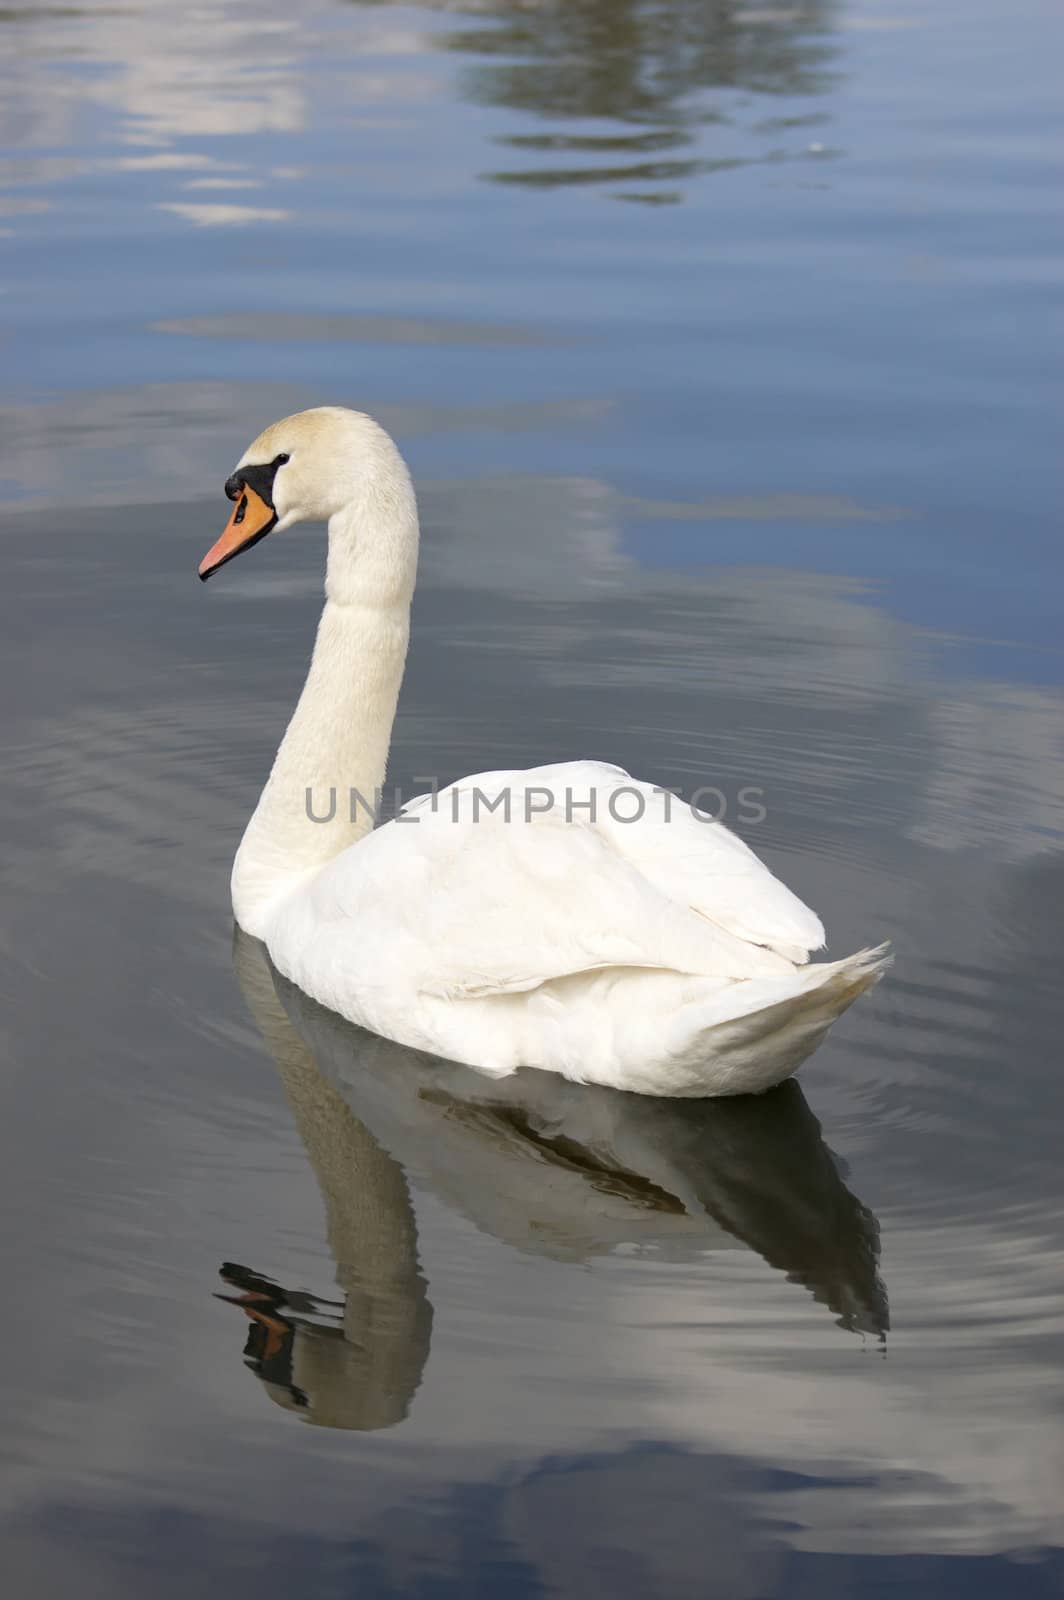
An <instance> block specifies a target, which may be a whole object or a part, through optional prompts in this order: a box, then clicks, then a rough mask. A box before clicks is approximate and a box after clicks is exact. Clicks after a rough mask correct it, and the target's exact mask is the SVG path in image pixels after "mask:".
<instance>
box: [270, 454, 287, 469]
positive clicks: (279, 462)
mask: <svg viewBox="0 0 1064 1600" xmlns="http://www.w3.org/2000/svg"><path fill="white" fill-rule="evenodd" d="M291 459H292V457H291V456H286V455H280V456H274V458H273V462H272V466H273V468H274V471H276V470H277V468H278V467H283V466H284V464H285V462H286V461H291Z"/></svg>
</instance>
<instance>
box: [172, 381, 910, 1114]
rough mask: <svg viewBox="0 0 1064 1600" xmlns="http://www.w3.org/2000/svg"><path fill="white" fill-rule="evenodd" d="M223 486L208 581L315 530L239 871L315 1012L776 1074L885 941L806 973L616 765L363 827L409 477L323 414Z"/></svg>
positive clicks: (628, 1085)
mask: <svg viewBox="0 0 1064 1600" xmlns="http://www.w3.org/2000/svg"><path fill="white" fill-rule="evenodd" d="M226 493H227V494H228V495H229V497H230V498H231V499H233V500H235V501H236V502H237V503H236V508H235V510H234V512H233V515H232V518H231V519H230V522H229V524H228V526H227V528H226V530H225V532H224V533H223V534H222V536H221V538H220V539H219V540H218V541H217V543H216V544H215V545H214V546H213V548H212V549H211V550H210V551H209V552H208V554H207V555H206V556H205V557H204V559H203V561H202V562H201V564H200V569H199V570H200V577H201V578H207V577H209V576H210V575H211V573H212V572H215V571H216V570H217V569H218V567H220V566H222V565H223V564H224V563H225V562H226V561H229V560H230V559H231V558H232V557H233V556H235V555H237V554H238V553H239V552H240V551H241V550H244V549H247V548H248V547H249V546H250V545H252V544H254V543H257V541H258V540H259V539H261V538H263V537H264V536H265V535H266V534H267V533H269V532H270V531H271V529H277V530H280V529H283V528H288V527H291V526H292V525H293V524H294V523H297V522H302V521H307V520H327V521H328V525H329V550H328V564H327V569H326V578H325V594H326V603H325V609H324V611H323V613H322V617H321V622H320V624H319V626H318V635H317V641H316V643H315V647H314V654H313V658H312V660H311V664H310V670H309V672H308V674H307V680H306V683H305V685H304V687H303V692H302V694H301V695H300V698H299V703H298V705H297V706H296V710H295V713H294V715H293V717H292V720H291V722H290V723H289V725H288V730H287V732H286V734H285V736H284V739H283V740H282V742H281V746H280V749H279V750H278V752H277V758H276V760H275V762H274V765H273V770H272V771H271V773H270V776H269V779H268V781H267V783H266V787H265V788H264V789H263V792H262V795H261V797H260V799H259V803H258V805H257V807H256V808H255V811H254V814H253V815H252V817H251V820H250V822H249V823H248V826H247V829H246V831H245V833H244V837H243V840H242V842H241V845H240V848H239V850H238V851H237V856H236V861H235V863H234V866H233V879H232V891H233V910H234V913H235V915H236V919H237V922H238V923H239V924H240V926H241V927H242V928H244V929H245V930H246V931H247V932H249V933H251V934H254V935H255V936H256V937H258V938H260V939H262V940H263V941H264V942H265V944H266V946H267V948H268V950H269V952H270V956H271V958H272V959H273V961H274V963H275V965H276V966H277V967H278V969H279V970H280V971H281V972H282V973H283V974H284V975H285V976H286V977H287V978H289V979H291V980H292V981H293V982H294V983H295V984H297V985H298V986H299V987H300V988H301V989H303V990H304V991H305V992H306V993H307V994H309V995H311V996H312V997H313V998H314V999H315V1000H318V1001H319V1002H320V1003H321V1004H323V1005H325V1006H327V1007H329V1008H330V1009H332V1010H334V1011H338V1012H339V1013H340V1014H341V1015H342V1016H345V1017H347V1018H349V1020H350V1021H352V1022H356V1023H359V1024H361V1025H362V1026H363V1027H367V1028H370V1029H372V1030H373V1031H374V1032H375V1033H379V1034H383V1035H385V1036H386V1037H388V1038H392V1039H396V1040H399V1041H400V1042H401V1043H403V1044H407V1045H412V1046H414V1047H415V1048H418V1049H421V1050H429V1051H432V1052H434V1053H436V1054H437V1055H441V1056H446V1057H449V1058H450V1059H452V1060H455V1061H460V1062H464V1063H466V1064H468V1065H470V1066H473V1067H477V1068H479V1069H480V1070H481V1071H483V1072H487V1073H490V1074H495V1075H498V1076H503V1075H505V1074H507V1073H510V1072H512V1071H513V1070H514V1069H515V1068H517V1067H518V1066H521V1065H527V1066H533V1067H540V1068H544V1069H546V1070H549V1071H553V1072H560V1073H562V1074H564V1075H565V1076H566V1077H568V1078H572V1079H574V1080H576V1081H577V1082H583V1083H600V1084H609V1085H612V1086H614V1087H616V1088H620V1089H631V1090H637V1091H641V1092H643V1093H647V1094H663V1095H717V1094H740V1093H746V1092H754V1093H758V1092H760V1091H762V1090H765V1089H768V1088H770V1087H771V1086H772V1085H773V1084H776V1083H778V1082H780V1081H781V1080H782V1079H783V1078H785V1077H787V1076H789V1074H790V1073H791V1072H793V1071H794V1069H795V1068H796V1067H797V1066H798V1065H799V1063H800V1062H801V1061H802V1060H803V1059H804V1058H805V1057H806V1056H807V1055H808V1054H809V1052H810V1051H811V1050H812V1049H813V1048H814V1047H815V1046H816V1044H817V1043H818V1042H819V1040H820V1038H821V1037H822V1035H823V1033H824V1030H825V1029H826V1028H827V1027H828V1025H829V1024H830V1023H831V1022H832V1021H833V1020H834V1018H835V1017H836V1016H838V1015H839V1013H840V1012H841V1011H843V1010H845V1008H846V1007H847V1006H848V1005H849V1004H850V1003H851V1002H852V1001H853V1000H854V999H855V998H856V997H857V995H859V994H860V993H861V992H862V991H863V990H864V989H867V988H868V987H869V985H870V984H872V983H874V982H875V981H876V979H877V978H878V977H879V976H880V974H881V972H882V970H883V966H884V964H885V959H886V958H885V956H884V953H883V951H882V950H864V951H861V952H859V953H858V954H857V955H853V956H850V957H848V958H847V959H846V960H844V961H837V962H831V963H827V962H825V963H818V964H816V965H813V966H809V965H806V963H807V962H808V958H809V953H810V952H811V951H813V950H817V949H819V948H820V947H821V946H822V945H823V943H824V930H823V928H822V926H821V924H820V921H819V919H818V918H817V917H816V916H815V915H814V913H813V912H812V911H810V910H809V908H808V907H807V906H805V905H803V904H802V902H801V901H800V900H799V899H797V897H796V896H795V895H793V894H792V893H791V891H790V890H789V889H787V888H785V886H784V885H783V884H782V883H780V882H779V881H778V879H776V878H774V877H773V876H772V874H771V873H770V872H769V870H768V868H767V867H765V866H764V865H763V864H762V863H761V862H760V861H759V860H758V859H757V857H756V856H755V855H754V854H753V853H752V852H751V851H750V850H749V849H748V848H747V847H746V845H745V844H743V843H742V841H741V840H739V839H738V838H736V837H735V836H734V835H733V834H731V833H729V832H728V831H727V829H725V828H724V827H723V826H722V825H720V824H719V823H715V822H711V821H709V820H708V819H704V818H700V817H698V816H697V815H695V814H693V813H692V811H691V809H690V808H689V807H688V806H686V805H684V804H683V803H682V802H680V801H678V800H675V799H673V798H672V797H671V796H670V795H668V794H667V793H665V792H664V791H662V790H660V789H657V788H654V787H653V786H652V785H650V784H646V783H639V782H636V781H634V780H633V779H631V778H630V777H629V776H628V774H627V773H625V772H622V771H621V770H620V768H618V767H612V766H606V765H603V764H601V763H599V762H595V761H576V762H568V763H565V764H563V765H558V766H547V767H534V768H531V769H529V770H527V771H524V772H489V773H480V774H477V775H476V776H474V777H471V778H465V779H463V780H462V781H461V782H460V783H458V784H455V785H453V786H452V787H451V788H450V789H444V790H441V791H440V792H439V794H438V795H436V796H432V795H427V796H421V797H419V798H418V799H417V800H414V801H412V802H411V803H410V804H409V805H407V806H405V807H404V808H403V811H402V812H401V813H400V815H399V816H398V817H397V818H396V819H395V820H393V821H392V822H389V823H388V824H387V825H386V826H383V827H379V828H376V829H374V828H373V827H372V802H373V797H374V796H375V795H376V794H377V793H378V792H379V790H380V786H381V784H382V782H383V777H384V770H385V762H386V760H387V754H388V745H389V740H390V737H391V730H392V723H393V720H394V717H395V708H396V702H397V700H398V695H399V685H400V682H401V679H402V674H403V665H404V662H405V659H406V649H407V640H408V636H409V618H410V602H411V597H412V595H413V589H414V576H415V568H416V564H417V546H418V521H417V506H416V502H415V499H414V491H413V487H412V485H411V482H410V476H409V474H408V472H407V469H406V465H405V463H404V462H403V459H402V457H401V456H400V454H399V451H398V450H397V448H396V446H395V444H394V443H393V441H392V440H391V439H390V438H389V436H388V435H387V434H386V433H385V432H384V430H383V429H382V428H380V427H378V426H377V424H376V423H375V422H373V421H372V419H371V418H369V417H367V416H363V415H362V414H361V413H359V412H354V411H347V410H344V409H342V408H340V407H334V406H322V407H320V408H317V409H315V410H312V411H303V412H300V413H298V414H297V415H296V416H292V417H287V418H285V419H284V421H282V422H277V423H274V425H273V426H272V427H269V428H267V429H266V430H265V432H264V433H262V434H260V435H259V437H258V438H257V439H256V440H255V442H254V444H253V445H252V446H251V448H250V449H249V450H247V451H246V452H245V454H244V456H243V458H242V459H241V461H240V463H239V464H238V466H237V468H236V471H235V472H234V473H233V475H232V477H231V478H230V479H229V480H228V482H227V484H226ZM334 794H335V797H336V804H335V810H334V811H333V809H332V796H333V795H334ZM330 812H332V814H331V815H330ZM323 817H327V818H329V820H327V821H325V820H317V819H320V818H323ZM633 818H634V819H635V820H631V819H633Z"/></svg>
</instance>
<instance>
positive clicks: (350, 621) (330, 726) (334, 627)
mask: <svg viewBox="0 0 1064 1600" xmlns="http://www.w3.org/2000/svg"><path fill="white" fill-rule="evenodd" d="M417 539H418V529H417V509H416V505H415V502H414V492H413V489H412V487H411V484H410V479H409V477H408V475H407V472H406V468H405V467H404V466H403V463H402V461H401V459H400V457H399V455H398V452H397V451H396V452H395V461H394V462H391V463H389V464H388V470H387V471H386V472H381V473H379V474H378V475H377V476H376V477H375V478H373V477H371V478H370V479H369V480H368V481H367V482H366V484H365V485H364V487H363V488H362V490H361V491H360V492H359V494H358V495H357V496H356V498H355V499H353V500H352V501H351V502H350V503H349V504H348V505H346V506H345V507H344V508H343V509H342V510H341V511H338V512H337V513H336V514H335V515H334V516H333V517H332V518H331V519H330V521H329V560H328V568H327V572H326V580H325V594H326V601H325V609H324V610H323V612H322V615H321V621H320V622H319V624H318V634H317V639H316V641H315V644H314V654H313V657H312V659H311V663H310V670H309V672H308V673H307V679H306V682H305V684H304V685H303V692H302V694H301V695H300V697H299V703H298V704H297V706H296V709H295V712H294V713H293V716H292V720H291V722H290V723H289V724H288V730H287V732H286V733H285V736H284V738H283V740H282V741H281V745H280V748H279V749H278V751H277V757H276V760H275V761H274V764H273V770H272V771H271V773H270V776H269V778H268V780H267V782H266V787H265V788H264V789H263V791H262V794H261V796H260V798H259V803H258V805H257V807H256V808H255V811H254V813H253V815H252V817H251V820H250V821H249V823H248V825H247V829H246V830H245V833H244V837H243V840H242V841H241V844H240V849H239V850H238V851H237V856H236V861H235V862H234V865H233V881H232V889H233V910H234V912H235V915H236V919H237V922H238V923H239V924H240V926H241V927H242V928H245V929H246V930H247V931H248V932H249V933H252V934H255V935H256V936H257V937H259V938H263V937H265V933H266V929H267V927H268V924H269V920H270V916H271V914H272V913H273V911H274V910H275V908H276V906H277V905H278V903H279V902H280V901H281V900H283V899H284V898H285V896H286V895H287V894H288V893H290V892H291V890H292V889H293V888H295V887H296V886H297V885H298V884H300V883H302V882H304V881H305V879H306V878H307V876H308V875H311V874H313V873H314V872H315V871H318V870H320V869H321V868H322V867H323V866H324V865H325V863H326V862H327V861H329V860H331V859H332V857H333V856H335V855H337V854H338V853H339V852H340V851H341V850H344V849H346V848H347V846H348V845H351V844H354V843H355V842H356V840H358V839H359V838H361V837H362V835H363V834H365V833H366V832H368V831H369V829H370V828H371V827H372V826H373V807H374V804H375V799H376V798H377V796H378V795H379V791H380V789H381V786H382V784H383V782H384V772H385V766H386V764H387V759H388V746H389V743H390V741H391V733H392V724H393V722H394V720H395V708H396V703H397V701H398V698H399V686H400V684H401V682H402V678H403V666H404V663H405V661H406V649H407V641H408V639H409V634H410V600H411V596H412V594H413V588H414V575H415V569H416V565H417Z"/></svg>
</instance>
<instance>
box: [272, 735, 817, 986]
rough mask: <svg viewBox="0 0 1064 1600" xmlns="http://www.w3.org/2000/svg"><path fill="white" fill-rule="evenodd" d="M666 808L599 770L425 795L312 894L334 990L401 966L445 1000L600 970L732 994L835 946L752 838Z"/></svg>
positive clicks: (478, 781)
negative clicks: (826, 944)
mask: <svg viewBox="0 0 1064 1600" xmlns="http://www.w3.org/2000/svg"><path fill="white" fill-rule="evenodd" d="M622 791H623V792H622ZM592 796H594V799H592ZM667 798H669V799H671V797H666V796H664V795H662V794H658V793H656V792H655V791H654V790H653V789H652V788H651V786H650V785H647V784H638V783H635V782H633V780H632V779H630V778H629V777H628V775H627V773H624V772H622V771H621V770H620V769H619V768H616V767H606V766H602V765H599V764H598V763H594V762H573V763H567V764H564V765H560V766H551V767H540V768H533V769H530V770H528V771H523V772H493V773H481V774H477V775H476V776H474V777H471V778H466V779H463V780H462V782H461V784H460V785H455V786H453V787H452V788H451V789H445V790H441V791H440V793H439V794H438V795H436V796H435V797H433V796H421V797H419V798H418V799H417V800H415V801H412V802H411V803H410V804H409V805H408V806H406V807H405V808H404V810H403V812H402V813H401V815H400V817H399V818H397V819H396V820H395V821H393V822H391V823H389V824H387V825H386V826H384V827H383V828H379V829H378V830H377V831H376V832H375V833H373V834H371V835H369V837H367V838H366V839H364V840H363V841H362V842H361V843H359V844H358V845H357V846H355V847H354V848H353V849H350V850H347V851H345V852H344V853H343V854H342V855H340V856H338V857H337V858H336V859H335V860H334V861H333V862H331V863H330V864H329V865H328V866H327V867H325V868H324V870H323V871H322V872H321V873H320V874H319V875H318V877H317V878H316V879H315V881H314V882H313V883H312V884H311V885H310V886H309V887H308V890H307V898H308V899H309V901H310V902H311V903H312V908H313V917H312V923H311V924H310V925H308V927H307V932H308V934H310V933H311V929H312V930H313V941H314V949H313V956H312V960H313V965H314V968H315V974H316V978H317V981H318V983H319V986H320V979H321V974H322V969H323V963H328V964H329V965H331V964H332V962H333V961H335V962H337V963H339V964H340V966H341V968H343V969H345V970H338V971H336V972H335V982H336V987H337V992H338V993H339V992H342V989H343V986H344V984H345V983H349V982H350V981H351V977H352V973H351V972H349V971H347V970H346V969H347V968H348V967H351V968H356V967H357V971H358V973H359V975H360V981H361V982H362V983H363V984H365V982H366V981H367V977H368V975H369V973H370V972H372V971H373V970H374V969H375V968H376V966H377V963H378V960H379V962H380V972H381V976H380V982H381V983H382V984H386V983H387V971H388V968H389V967H391V968H392V969H393V970H396V969H397V970H400V971H402V973H403V974H404V980H405V981H406V982H407V983H410V982H411V981H412V983H413V987H414V988H415V989H416V990H417V992H419V993H421V994H424V995H426V996H434V997H439V998H441V999H447V1000H461V999H475V998H484V997H487V996H491V995H504V994H516V993H520V992H523V991H528V990H532V989H536V988H538V987H539V986H540V985H542V984H545V983H548V982H550V981H552V980H554V979H558V978H563V977H566V976H568V975H570V974H573V973H583V972H593V971H596V970H599V969H602V968H622V969H632V968H658V969H662V970H665V971H671V972H677V973H685V974H692V975H699V976H702V977H707V978H714V979H717V980H719V981H721V982H722V983H725V984H730V983H733V982H737V981H740V980H745V979H750V978H772V977H777V976H783V975H786V974H788V973H792V972H793V963H794V961H795V960H801V961H804V960H805V959H807V956H808V950H809V948H810V947H811V946H813V945H815V944H818V943H820V942H821V941H822V939H823V930H822V929H821V927H820V924H819V922H818V921H817V919H816V918H815V917H814V916H813V914H812V912H810V911H808V910H807V908H806V907H805V906H803V905H802V903H801V901H799V900H798V899H796V897H795V896H794V895H792V894H791V892H790V890H788V889H786V888H785V887H784V885H783V884H781V883H779V882H778V880H777V879H775V878H774V877H773V876H772V874H771V873H770V872H769V871H768V869H767V868H766V867H765V866H763V865H762V863H761V862H759V861H758V860H757V857H756V856H754V855H753V854H752V852H751V851H749V850H748V849H747V847H746V846H745V845H744V844H743V843H742V842H741V841H740V840H739V839H737V838H735V836H734V835H732V834H729V833H728V832H727V831H726V830H725V829H724V828H723V827H721V826H720V824H717V823H712V822H700V821H697V820H695V819H694V818H693V817H692V816H691V815H690V813H689V811H688V810H687V808H686V807H685V806H683V805H682V804H681V803H680V802H678V801H675V800H673V801H672V802H671V806H670V807H669V808H668V812H666V799H667ZM548 801H550V802H551V803H550V805H549V807H548V805H547V802H548ZM639 801H642V806H640V805H639V804H638V802H639ZM637 811H640V813H641V814H640V817H639V820H633V821H624V820H623V818H624V817H626V816H629V815H634V814H635V813H636V812H637ZM300 898H303V897H297V903H296V905H295V906H294V907H293V914H297V913H298V899H300ZM282 916H283V913H282ZM345 927H346V928H357V930H358V938H357V944H356V943H355V941H354V940H353V939H352V938H350V937H346V938H345V937H343V936H342V935H343V930H344V929H345ZM334 934H340V935H341V937H338V938H334V937H333V935H334ZM283 942H284V943H286V944H287V945H288V946H289V948H292V946H293V944H295V943H299V942H300V941H299V940H298V939H287V938H286V939H285V940H284V941H283ZM326 946H328V948H329V950H330V951H331V952H332V954H331V955H327V953H326ZM308 956H310V952H309V950H308ZM288 975H289V976H291V977H293V978H294V979H295V981H296V982H303V983H304V986H305V978H301V976H300V973H299V971H298V967H294V968H293V969H292V970H289V973H288ZM308 976H309V974H308ZM326 1003H329V1001H328V1000H326Z"/></svg>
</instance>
